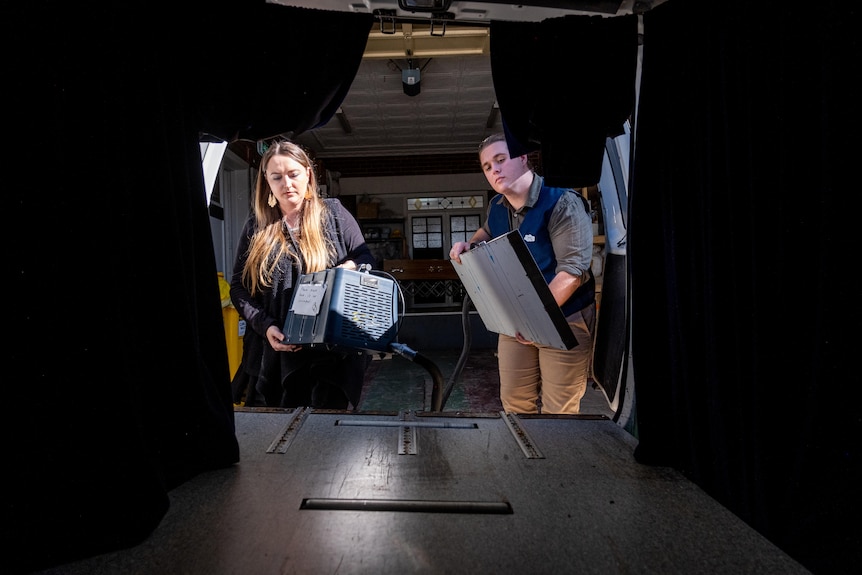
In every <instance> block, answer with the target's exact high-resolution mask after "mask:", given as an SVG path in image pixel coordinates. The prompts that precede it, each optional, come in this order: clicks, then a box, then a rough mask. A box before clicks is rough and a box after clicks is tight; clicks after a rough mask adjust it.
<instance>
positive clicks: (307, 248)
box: [242, 140, 336, 295]
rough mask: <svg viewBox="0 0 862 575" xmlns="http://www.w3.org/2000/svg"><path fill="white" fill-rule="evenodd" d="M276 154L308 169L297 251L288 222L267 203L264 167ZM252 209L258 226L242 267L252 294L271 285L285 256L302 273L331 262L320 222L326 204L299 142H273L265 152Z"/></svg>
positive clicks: (332, 250) (330, 247)
mask: <svg viewBox="0 0 862 575" xmlns="http://www.w3.org/2000/svg"><path fill="white" fill-rule="evenodd" d="M276 155H282V156H288V157H290V158H292V159H293V160H295V161H297V162H299V163H300V164H302V165H303V166H305V167H306V168H309V170H308V173H309V176H308V188H307V189H306V193H305V198H304V199H303V201H302V208H301V210H302V213H301V214H300V227H299V229H300V234H299V242H298V244H299V246H298V247H299V252H300V253H299V254H297V253H296V250H295V249H294V244H293V242H292V241H291V239H290V233H289V232H288V230H287V225H286V224H284V222H283V221H282V215H281V210H279V208H278V204H276V205H275V206H270V205H269V204H268V203H267V200H268V199H269V196H270V194H271V193H272V191H271V190H270V187H269V183H268V182H267V180H266V167H267V166H268V165H269V161H270V160H271V159H272V158H273V156H276ZM252 209H253V210H254V217H255V221H256V224H257V225H256V226H255V232H254V235H253V236H252V238H251V242H250V243H249V247H248V259H246V262H245V267H244V268H243V270H242V282H243V284H244V285H245V286H246V287H248V289H249V291H250V292H251V294H252V295H254V294H255V293H256V292H257V290H259V289H261V288H264V287H271V286H272V285H273V275H274V274H275V272H276V270H277V269H278V265H279V261H281V260H282V258H283V256H285V255H287V256H289V257H290V258H291V259H292V260H293V261H294V262H298V263H299V264H300V266H301V269H302V273H311V272H317V271H321V270H325V269H327V268H329V267H332V265H334V263H335V254H336V252H335V246H334V245H333V244H332V240H331V239H330V238H329V237H328V236H327V234H326V233H325V229H324V225H323V221H324V217H325V216H326V211H327V207H326V204H325V203H324V201H323V199H322V198H321V197H320V194H319V193H318V188H317V175H316V174H315V172H314V166H313V165H312V162H311V158H310V157H309V156H308V154H307V153H306V152H305V150H303V149H302V148H301V147H300V146H299V145H297V144H295V143H293V142H290V141H286V140H283V141H278V142H273V143H272V144H271V145H270V146H269V148H267V150H266V152H264V154H263V157H262V158H261V160H260V166H259V167H258V170H257V182H256V183H255V189H254V197H253V198H252ZM300 254H301V255H300Z"/></svg>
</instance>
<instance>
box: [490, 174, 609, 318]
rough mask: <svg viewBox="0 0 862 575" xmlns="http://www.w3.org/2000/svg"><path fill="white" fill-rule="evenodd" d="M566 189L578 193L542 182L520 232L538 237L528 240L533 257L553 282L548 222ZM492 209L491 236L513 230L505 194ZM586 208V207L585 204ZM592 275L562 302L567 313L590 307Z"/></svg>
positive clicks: (593, 290) (493, 202)
mask: <svg viewBox="0 0 862 575" xmlns="http://www.w3.org/2000/svg"><path fill="white" fill-rule="evenodd" d="M565 193H573V194H577V192H576V191H575V190H572V189H569V188H551V187H548V186H545V185H542V190H541V192H540V193H539V200H538V201H537V202H536V205H535V206H533V207H532V208H530V209H529V210H527V212H526V214H525V216H524V219H523V220H522V221H521V225H520V227H519V228H518V232H519V233H520V234H521V237H523V238H526V237H527V236H533V237H534V238H535V241H526V240H525V242H524V243H526V244H527V248H529V250H530V253H531V254H533V258H534V259H535V260H536V263H537V264H538V266H539V270H540V271H541V272H542V276H544V278H545V282H546V283H551V280H552V279H554V276H555V275H556V268H557V259H556V257H555V256H554V247H553V245H552V244H551V236H550V234H549V233H548V222H549V221H550V219H551V212H552V211H553V210H554V206H555V205H557V202H558V201H559V199H560V198H561V197H562V195H563V194H565ZM577 195H578V197H579V199H581V200H582V201H583V198H582V197H581V196H580V194H577ZM490 205H491V207H490V209H489V211H488V228H489V229H490V231H491V237H494V238H496V237H499V236H502V235H503V234H505V233H508V232H510V231H511V228H510V227H509V213H510V212H509V208H507V207H506V206H505V205H503V196H502V195H501V194H498V195H497V196H495V197H494V198H492V199H491V202H490ZM585 209H586V207H585ZM587 273H588V274H589V279H588V280H587V282H586V283H583V284H581V285H580V286H579V287H578V289H577V290H575V293H573V294H572V295H571V296H570V297H569V299H568V300H566V302H565V303H564V304H563V305H562V306H560V307H561V309H562V310H563V314H564V315H565V316H566V317H568V316H570V315H572V314H573V313H575V312H576V311H580V310H582V309H584V308H585V307H587V306H588V305H589V304H591V303H592V302H594V301H595V299H596V280H595V278H594V277H593V274H592V272H590V271H588V272H587Z"/></svg>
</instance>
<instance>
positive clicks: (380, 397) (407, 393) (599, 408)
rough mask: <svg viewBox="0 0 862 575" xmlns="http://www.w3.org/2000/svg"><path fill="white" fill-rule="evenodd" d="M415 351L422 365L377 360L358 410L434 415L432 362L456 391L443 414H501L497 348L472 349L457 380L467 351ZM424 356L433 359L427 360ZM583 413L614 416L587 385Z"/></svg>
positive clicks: (392, 358)
mask: <svg viewBox="0 0 862 575" xmlns="http://www.w3.org/2000/svg"><path fill="white" fill-rule="evenodd" d="M414 351H416V352H417V354H419V355H420V356H421V358H420V360H419V361H417V360H413V361H411V360H410V359H407V358H406V357H403V356H401V355H397V354H391V355H390V354H387V355H386V357H385V358H384V359H379V358H377V357H375V359H374V361H372V362H371V366H370V367H369V369H368V371H367V372H366V377H365V386H364V388H363V391H362V398H361V399H360V401H359V406H358V409H359V410H360V411H387V412H389V411H396V412H397V411H402V410H403V411H431V410H432V409H431V408H432V405H433V401H432V400H433V386H434V376H433V375H432V371H429V369H427V368H426V367H424V365H425V364H427V363H429V362H430V363H431V364H433V365H434V366H436V367H437V369H438V370H439V373H440V376H441V378H442V381H443V385H442V389H443V390H445V389H449V388H451V392H450V393H449V396H448V398H446V399H445V402H444V403H443V409H442V411H444V412H461V413H489V412H490V413H498V412H500V411H501V410H502V408H503V407H502V404H501V403H500V395H499V394H500V379H499V375H498V372H497V357H496V351H495V350H494V349H478V350H472V351H470V353H469V354H468V355H467V358H466V361H465V362H464V364H463V367H462V369H461V371H460V373H458V374H457V377H456V374H455V369H456V367H457V366H458V360H459V358H460V357H461V353H462V350H461V349H452V350H429V351H427V352H422V351H421V350H414ZM422 358H424V359H425V360H427V361H424V362H423V361H422ZM453 378H454V383H453ZM581 414H589V415H605V416H607V417H612V416H613V412H612V411H611V410H610V409H609V408H608V404H607V399H606V398H605V396H604V394H603V393H602V392H601V391H600V390H599V389H596V388H594V387H593V386H592V385H590V386H588V387H587V393H586V395H585V396H584V399H583V400H582V401H581Z"/></svg>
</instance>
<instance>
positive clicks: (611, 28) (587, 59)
mask: <svg viewBox="0 0 862 575" xmlns="http://www.w3.org/2000/svg"><path fill="white" fill-rule="evenodd" d="M637 26H638V21H637V17H636V16H634V15H627V16H620V17H616V18H603V17H600V16H564V17H560V18H549V19H547V20H543V21H542V22H509V21H501V20H495V21H492V22H491V26H490V42H491V44H490V46H491V70H492V73H493V80H494V90H495V92H496V95H497V103H498V104H499V106H500V115H501V117H502V120H503V127H504V132H505V133H506V140H507V143H508V144H509V149H510V152H511V153H512V154H513V155H521V154H526V153H529V152H533V151H537V150H541V152H542V172H543V175H544V177H545V179H546V181H547V183H548V184H549V185H552V186H563V187H575V188H580V187H585V186H591V185H595V184H596V183H598V181H599V179H600V177H601V168H602V158H603V154H604V146H605V139H606V138H607V137H609V136H610V137H614V136H618V135H620V134H622V133H623V124H624V123H625V121H626V120H627V119H628V118H629V116H630V115H631V113H632V111H633V110H634V96H635V74H636V70H637V49H638V36H637Z"/></svg>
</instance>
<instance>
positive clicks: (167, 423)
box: [3, 0, 372, 572]
mask: <svg viewBox="0 0 862 575" xmlns="http://www.w3.org/2000/svg"><path fill="white" fill-rule="evenodd" d="M216 4H217V5H216ZM216 4H213V3H209V2H195V3H192V4H184V5H183V7H182V9H180V8H179V7H176V6H173V5H168V4H158V5H153V4H142V5H130V4H122V3H116V2H110V3H108V2H104V3H98V2H97V3H92V2H91V3H86V5H83V4H79V3H69V2H61V1H53V0H48V1H40V2H23V1H22V2H17V3H11V4H8V3H7V4H6V5H4V8H3V11H4V23H5V24H6V26H5V30H6V36H5V38H4V39H5V40H6V44H7V46H8V48H9V49H8V50H7V58H6V62H7V66H6V69H5V72H4V79H5V80H6V88H7V89H6V96H7V100H6V110H7V114H6V121H7V146H6V149H7V158H9V159H10V160H11V162H10V164H9V169H8V170H7V174H9V175H10V176H11V177H9V178H8V180H7V181H9V185H7V193H6V206H7V208H6V209H7V224H6V225H4V227H3V234H4V239H5V242H4V245H5V246H6V264H7V265H6V273H5V277H6V281H5V288H6V290H5V293H6V294H7V316H11V322H9V323H8V324H7V325H9V326H11V328H12V329H11V330H9V332H8V333H7V335H8V336H9V337H10V338H11V340H12V341H11V343H9V344H8V345H6V346H4V350H5V353H4V356H5V357H6V359H7V361H6V362H4V367H5V368H6V373H7V377H5V378H4V382H5V383H6V391H7V394H6V397H7V416H6V417H5V418H4V431H5V434H4V438H5V439H6V443H7V446H8V447H7V453H6V457H5V460H6V461H5V467H6V469H7V470H11V473H7V475H6V479H7V481H6V486H7V487H6V495H7V496H6V497H4V502H3V523H4V525H3V534H4V549H5V550H6V554H5V556H4V559H3V561H4V567H5V568H6V570H7V572H24V571H30V570H33V569H37V568H44V567H48V566H52V565H58V564H62V563H66V562H69V561H72V560H75V559H78V558H84V557H88V556H92V555H95V554H98V553H103V552H107V551H112V550H116V549H120V548H124V547H128V546H132V545H135V544H137V543H139V542H141V541H142V540H144V539H145V538H146V537H147V536H148V535H149V534H150V533H151V532H152V530H153V529H155V528H156V527H157V526H158V524H159V523H160V521H161V520H162V518H163V517H164V515H165V513H166V512H167V510H168V508H169V497H168V493H169V491H170V490H171V489H173V488H174V487H176V486H178V485H180V484H182V483H183V482H185V481H187V480H189V479H191V478H193V477H195V476H196V475H198V474H199V473H201V472H204V471H207V470H210V469H215V468H220V467H226V466H231V465H233V464H235V463H236V462H238V461H239V460H240V453H239V451H238V444H237V441H236V437H235V434H234V419H233V403H232V399H231V395H230V382H229V379H230V377H229V368H228V360H227V350H226V348H225V340H224V330H223V322H222V312H221V304H220V296H219V290H218V283H217V281H216V264H215V256H214V250H213V246H212V237H211V234H210V224H209V217H208V214H207V206H206V198H205V193H204V184H203V174H202V170H201V157H200V147H199V141H200V138H201V137H205V138H207V137H210V136H211V135H212V136H216V137H219V138H222V139H231V138H236V137H247V138H253V139H256V138H259V137H268V136H271V135H275V134H278V133H283V132H292V133H299V132H301V131H304V130H305V129H308V128H309V127H312V126H314V125H316V124H318V123H321V122H325V121H326V120H328V118H329V117H330V116H331V114H332V112H334V110H335V109H336V108H337V106H338V104H340V102H341V100H340V99H339V98H343V95H344V94H345V93H346V91H347V89H348V87H349V84H350V82H351V81H352V79H353V75H355V71H356V69H357V68H358V65H359V61H360V59H361V54H362V51H363V49H364V46H365V42H366V39H367V36H368V31H369V30H370V26H371V24H372V17H371V15H367V14H365V15H356V14H343V15H342V16H343V17H340V18H339V17H333V15H332V14H327V13H323V12H320V11H314V10H302V11H301V10H298V9H289V8H286V7H282V6H275V5H267V4H265V3H264V2H263V1H262V0H258V1H255V2H249V1H239V0H237V1H232V2H226V3H225V2H222V3H216ZM336 38H337V41H336V40H334V39H336ZM335 46H337V47H338V49H337V50H338V51H337V52H336V51H335V50H336V49H335ZM213 54H215V57H213ZM318 54H322V55H323V60H318V59H317V58H316V56H317V55H318ZM208 58H211V59H209V60H208ZM351 70H352V72H351Z"/></svg>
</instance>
